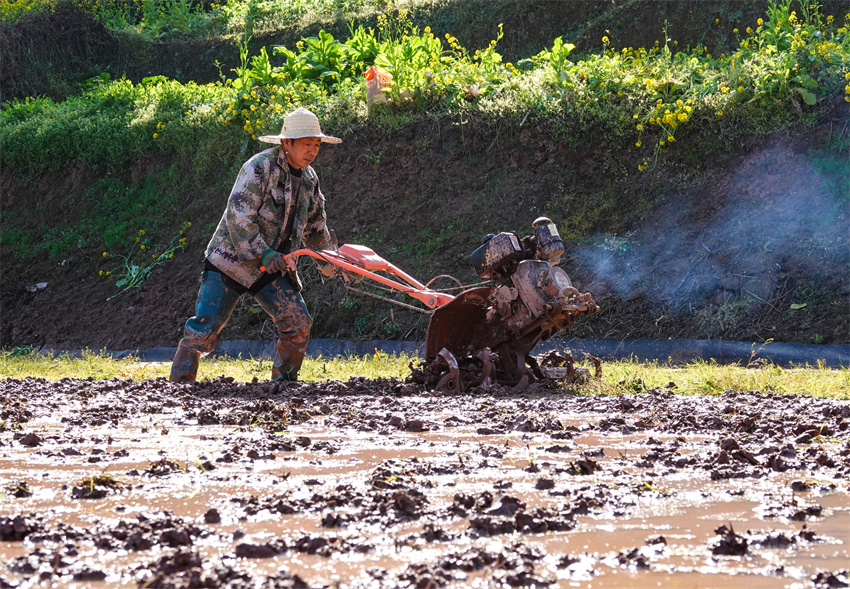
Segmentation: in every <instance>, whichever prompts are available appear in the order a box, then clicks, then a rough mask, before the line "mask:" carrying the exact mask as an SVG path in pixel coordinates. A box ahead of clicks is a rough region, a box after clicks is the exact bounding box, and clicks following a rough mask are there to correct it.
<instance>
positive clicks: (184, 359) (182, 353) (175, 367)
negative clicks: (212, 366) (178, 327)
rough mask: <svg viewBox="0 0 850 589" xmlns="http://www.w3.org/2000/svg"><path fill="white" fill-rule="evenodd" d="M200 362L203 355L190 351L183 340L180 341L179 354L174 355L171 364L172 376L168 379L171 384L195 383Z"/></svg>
mask: <svg viewBox="0 0 850 589" xmlns="http://www.w3.org/2000/svg"><path fill="white" fill-rule="evenodd" d="M200 360H201V353H200V352H198V351H196V350H191V349H189V346H187V345H186V343H185V342H184V341H183V340H180V345H178V346H177V353H176V354H174V360H173V361H172V362H171V376H169V377H168V380H170V381H171V382H195V378H196V377H197V375H198V364H199V362H200Z"/></svg>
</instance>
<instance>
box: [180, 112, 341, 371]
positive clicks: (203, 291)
mask: <svg viewBox="0 0 850 589" xmlns="http://www.w3.org/2000/svg"><path fill="white" fill-rule="evenodd" d="M260 140H261V141H265V142H267V143H274V144H276V147H273V148H270V149H267V150H265V151H262V152H260V153H258V154H257V155H255V156H253V157H252V158H251V159H249V160H248V161H247V162H246V163H245V165H243V166H242V169H241V170H240V171H239V175H238V177H237V178H236V183H235V184H234V185H233V190H231V192H230V198H229V199H228V201H227V208H226V209H225V211H224V214H223V215H222V217H221V221H219V224H218V228H217V229H216V231H215V234H214V235H213V237H212V239H211V240H210V243H209V245H208V246H207V250H206V259H205V261H204V270H203V274H202V276H201V288H200V290H199V292H198V299H197V301H196V303H195V316H194V317H191V318H190V319H189V320H188V321H186V327H185V330H184V335H183V339H181V340H180V344H179V346H178V348H177V353H176V354H175V355H174V361H173V363H172V365H171V376H170V380H171V381H172V382H189V381H194V380H195V378H196V375H197V372H198V363H199V360H200V356H201V354H205V353H208V352H211V351H212V349H213V348H214V347H215V344H216V340H217V339H218V334H219V333H220V332H221V330H222V329H223V328H224V325H225V324H226V323H227V321H228V319H230V315H231V314H232V313H233V309H234V307H235V306H236V303H237V301H238V300H239V297H240V295H242V294H243V293H246V292H247V293H250V294H251V295H252V296H253V297H254V299H256V301H257V303H259V305H260V306H261V307H262V308H263V310H265V311H266V313H268V314H269V315H270V316H271V318H272V321H273V322H274V326H275V328H276V329H277V333H278V341H277V353H276V357H275V361H274V366H273V367H272V380H297V378H298V370H299V369H300V368H301V363H302V361H303V360H304V353H305V352H306V350H307V342H308V341H309V339H310V327H311V325H312V323H313V321H312V318H311V317H310V314H309V313H308V311H307V306H306V305H305V304H304V299H303V298H301V294H300V290H301V283H300V281H299V279H298V275H297V273H296V268H295V261H294V259H293V258H291V257H285V256H286V255H287V254H288V253H289V252H290V251H292V250H294V249H296V248H298V247H301V245H302V244H303V245H304V246H305V247H307V248H311V249H315V250H319V249H322V248H324V247H326V246H327V245H329V244H330V234H329V231H328V228H327V225H326V222H325V219H326V217H325V198H324V196H322V193H321V191H320V190H319V178H318V176H316V172H315V171H314V170H313V168H312V167H310V164H311V163H312V162H313V160H314V159H315V158H316V155H318V153H319V148H320V147H321V144H322V142H325V143H340V142H341V140H340V139H338V138H336V137H329V136H327V135H325V134H323V133H322V130H321V128H320V127H319V119H318V117H316V115H315V114H313V113H312V112H310V111H309V110H307V109H305V108H299V109H296V110H295V111H293V112H292V113H290V114H289V115H287V117H286V118H285V119H284V121H283V128H282V129H281V132H280V134H279V135H265V136H262V137H260ZM319 265H320V270H322V272H323V274H326V275H327V276H333V274H334V272H335V271H336V270H335V268H334V266H332V265H330V264H327V265H322V264H321V263H319Z"/></svg>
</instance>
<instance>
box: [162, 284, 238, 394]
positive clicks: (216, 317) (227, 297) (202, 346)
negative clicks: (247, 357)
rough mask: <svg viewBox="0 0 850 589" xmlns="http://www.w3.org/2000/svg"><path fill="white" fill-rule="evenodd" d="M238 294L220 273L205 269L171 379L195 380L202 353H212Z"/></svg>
mask: <svg viewBox="0 0 850 589" xmlns="http://www.w3.org/2000/svg"><path fill="white" fill-rule="evenodd" d="M238 301H239V293H238V292H236V290H235V289H233V288H230V287H229V286H227V285H226V284H225V283H224V280H223V279H222V276H221V274H219V273H218V272H211V271H204V273H203V274H202V278H201V288H200V289H199V290H198V298H197V300H196V301H195V316H194V317H190V318H189V320H188V321H186V327H185V329H184V330H183V339H181V340H180V345H178V346H177V353H176V354H174V360H173V362H172V363H171V376H170V377H169V380H170V381H171V382H194V380H195V378H196V377H197V375H198V363H199V360H200V358H201V354H208V353H209V352H212V350H213V348H214V347H215V343H216V341H217V340H218V334H219V333H220V332H221V330H222V329H224V325H225V324H226V323H227V320H228V319H230V315H231V314H232V313H233V308H234V307H236V303H237V302H238Z"/></svg>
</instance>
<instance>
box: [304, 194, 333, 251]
mask: <svg viewBox="0 0 850 589" xmlns="http://www.w3.org/2000/svg"><path fill="white" fill-rule="evenodd" d="M301 241H303V242H304V245H305V246H307V247H309V248H311V249H316V250H319V249H324V248H326V247H328V245H330V243H331V237H330V234H329V233H328V226H327V216H326V215H325V197H324V195H323V194H322V191H321V190H319V184H318V183H316V189H315V192H314V193H313V196H311V197H310V210H309V211H307V221H306V223H305V224H304V234H303V235H302V237H301Z"/></svg>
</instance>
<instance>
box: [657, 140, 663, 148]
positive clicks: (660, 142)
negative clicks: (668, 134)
mask: <svg viewBox="0 0 850 589" xmlns="http://www.w3.org/2000/svg"><path fill="white" fill-rule="evenodd" d="M658 145H660V146H661V147H664V140H663V139H662V140H661V141H659V142H658Z"/></svg>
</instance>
